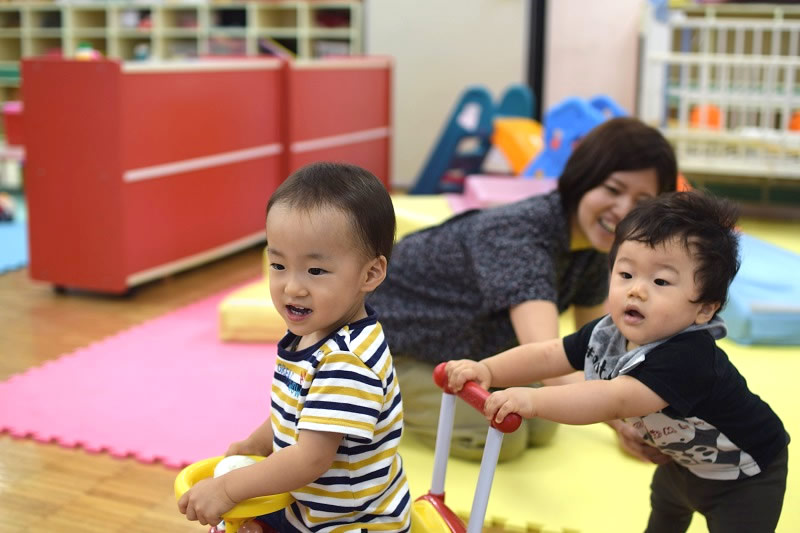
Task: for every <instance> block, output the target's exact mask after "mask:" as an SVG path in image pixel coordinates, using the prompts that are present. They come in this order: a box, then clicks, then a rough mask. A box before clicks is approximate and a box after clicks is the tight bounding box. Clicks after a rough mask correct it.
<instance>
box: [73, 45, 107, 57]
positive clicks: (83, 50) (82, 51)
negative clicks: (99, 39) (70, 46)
mask: <svg viewBox="0 0 800 533" xmlns="http://www.w3.org/2000/svg"><path fill="white" fill-rule="evenodd" d="M102 58H103V54H101V53H100V52H99V51H97V50H95V49H94V48H93V47H92V45H91V44H90V43H85V42H84V43H80V44H78V47H77V48H76V49H75V59H78V60H82V61H93V60H95V59H102Z"/></svg>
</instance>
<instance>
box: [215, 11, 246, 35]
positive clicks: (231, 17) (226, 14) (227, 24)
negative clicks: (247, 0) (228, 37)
mask: <svg viewBox="0 0 800 533" xmlns="http://www.w3.org/2000/svg"><path fill="white" fill-rule="evenodd" d="M209 18H210V21H209V24H210V25H211V27H212V28H241V29H244V28H246V27H247V9H246V8H245V7H222V6H219V7H218V6H211V8H210V9H209Z"/></svg>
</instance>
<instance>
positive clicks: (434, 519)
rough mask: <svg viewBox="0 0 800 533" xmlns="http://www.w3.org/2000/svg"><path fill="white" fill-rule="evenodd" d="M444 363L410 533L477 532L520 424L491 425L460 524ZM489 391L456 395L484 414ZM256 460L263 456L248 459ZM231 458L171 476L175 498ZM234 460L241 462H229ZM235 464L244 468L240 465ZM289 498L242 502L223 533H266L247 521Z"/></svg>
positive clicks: (511, 419)
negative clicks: (452, 499) (427, 476)
mask: <svg viewBox="0 0 800 533" xmlns="http://www.w3.org/2000/svg"><path fill="white" fill-rule="evenodd" d="M444 367H445V363H441V364H440V365H439V366H437V367H436V369H435V370H434V373H433V379H434V381H435V382H436V384H437V385H438V386H439V387H440V388H442V390H443V393H442V403H441V407H440V410H439V426H438V430H437V435H436V449H435V451H434V464H433V479H432V481H431V489H430V490H429V491H428V493H427V494H425V495H423V496H420V497H419V498H417V499H416V500H415V501H414V502H413V504H412V506H411V533H480V532H481V531H482V529H483V521H484V518H485V517H486V509H487V506H488V503H489V493H490V491H491V488H492V479H493V477H494V470H495V468H496V466H497V458H498V457H499V455H500V446H501V444H502V443H503V435H504V434H505V433H512V432H514V431H516V430H517V429H518V428H519V426H520V424H521V423H522V418H521V417H520V416H519V415H518V414H516V413H512V414H509V415H508V416H506V418H505V419H504V420H503V421H502V422H501V423H499V424H498V423H497V422H494V421H492V423H491V425H490V426H489V429H488V433H487V436H486V445H485V447H484V450H483V459H482V461H481V467H480V473H479V475H478V482H477V484H476V487H475V496H474V498H473V501H472V510H471V511H470V514H469V522H468V524H467V525H464V522H463V521H462V520H461V518H459V517H458V516H457V515H456V514H455V513H454V512H453V511H452V510H450V508H449V507H447V505H446V504H445V501H444V498H445V495H444V481H445V476H446V473H447V458H448V455H449V452H450V441H451V438H452V435H453V419H454V418H453V417H454V415H455V400H456V395H455V394H453V393H452V391H450V390H449V389H448V388H447V377H446V375H445V370H444ZM489 394H490V393H489V391H487V390H486V389H483V388H482V387H481V386H480V385H478V384H477V383H474V382H467V383H466V384H465V385H464V388H463V389H462V390H461V391H459V392H458V394H457V396H458V397H459V398H461V399H462V400H464V401H465V402H467V403H468V404H469V405H470V406H472V407H473V408H475V409H477V410H478V411H480V412H483V405H484V403H485V402H486V399H487V398H488V397H489ZM248 457H250V459H252V460H253V462H255V461H260V460H263V459H264V458H263V457H256V456H248ZM229 459H231V458H223V457H212V458H209V459H203V460H201V461H198V462H196V463H193V464H191V465H189V466H187V467H186V468H184V469H183V470H182V471H181V472H180V473H179V474H178V476H177V478H175V497H176V499H180V498H181V496H183V494H184V493H185V492H186V491H188V490H189V489H190V488H191V487H192V486H193V485H194V484H195V483H197V482H199V481H200V480H202V479H205V478H208V477H211V476H212V475H214V476H215V477H216V475H218V472H216V468H217V466H218V465H219V464H220V463H221V462H222V461H227V460H229ZM234 461H236V462H240V460H239V459H238V458H237V459H234ZM239 466H246V464H240V465H239ZM293 501H294V498H293V497H292V495H291V494H289V493H283V494H274V495H270V496H261V497H258V498H251V499H249V500H245V501H243V502H241V503H239V504H238V505H236V506H235V507H234V508H233V509H231V510H230V511H228V512H227V513H225V514H224V515H223V518H224V521H225V528H224V531H225V532H226V533H237V532H238V533H259V532H262V531H263V532H264V533H267V532H269V531H270V529H269V528H268V526H265V527H262V526H261V525H260V524H259V523H257V522H253V521H249V519H251V518H254V517H257V516H261V515H265V514H269V513H272V512H274V511H277V510H279V509H283V508H284V507H286V506H288V505H290V504H291V503H292V502H293Z"/></svg>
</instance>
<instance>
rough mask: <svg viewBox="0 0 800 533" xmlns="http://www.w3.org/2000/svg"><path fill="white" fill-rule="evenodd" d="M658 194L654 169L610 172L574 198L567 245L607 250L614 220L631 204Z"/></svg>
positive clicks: (617, 221)
mask: <svg viewBox="0 0 800 533" xmlns="http://www.w3.org/2000/svg"><path fill="white" fill-rule="evenodd" d="M657 194H658V175H657V174H656V171H655V169H652V168H649V169H646V170H628V171H617V172H614V173H612V174H611V175H609V176H608V178H606V180H605V181H604V182H603V183H601V184H600V185H598V186H597V187H595V188H594V189H589V190H588V191H587V192H586V194H584V195H583V198H581V200H580V202H578V210H577V213H576V214H575V216H574V217H573V220H572V228H571V232H572V235H571V241H570V244H571V246H570V247H571V248H572V249H573V250H580V249H583V248H594V249H596V250H599V251H601V252H608V251H609V250H610V249H611V244H612V243H613V242H614V230H615V229H616V228H617V224H619V221H620V220H622V219H623V218H624V217H625V215H627V214H628V213H629V212H630V210H631V209H633V207H634V206H635V205H636V204H637V203H639V202H641V201H642V200H645V199H647V198H651V197H654V196H656V195H657Z"/></svg>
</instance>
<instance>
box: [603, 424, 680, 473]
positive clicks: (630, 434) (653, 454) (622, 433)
mask: <svg viewBox="0 0 800 533" xmlns="http://www.w3.org/2000/svg"><path fill="white" fill-rule="evenodd" d="M608 425H609V426H611V427H612V428H614V430H615V431H616V432H617V437H618V439H619V447H620V448H622V451H624V452H625V453H627V454H628V455H631V456H633V457H635V458H637V459H639V460H640V461H644V462H645V463H655V464H657V465H663V464H666V463H668V462H670V461H671V460H672V459H671V458H670V456H669V455H666V454H663V453H661V452H660V451H658V449H657V448H654V447H653V446H650V445H649V444H647V443H646V442H645V441H644V439H643V438H642V436H641V435H640V434H639V432H638V431H636V429H634V428H633V427H632V426H630V425H629V424H626V423H625V422H623V421H622V420H612V421H610V422H608Z"/></svg>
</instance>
